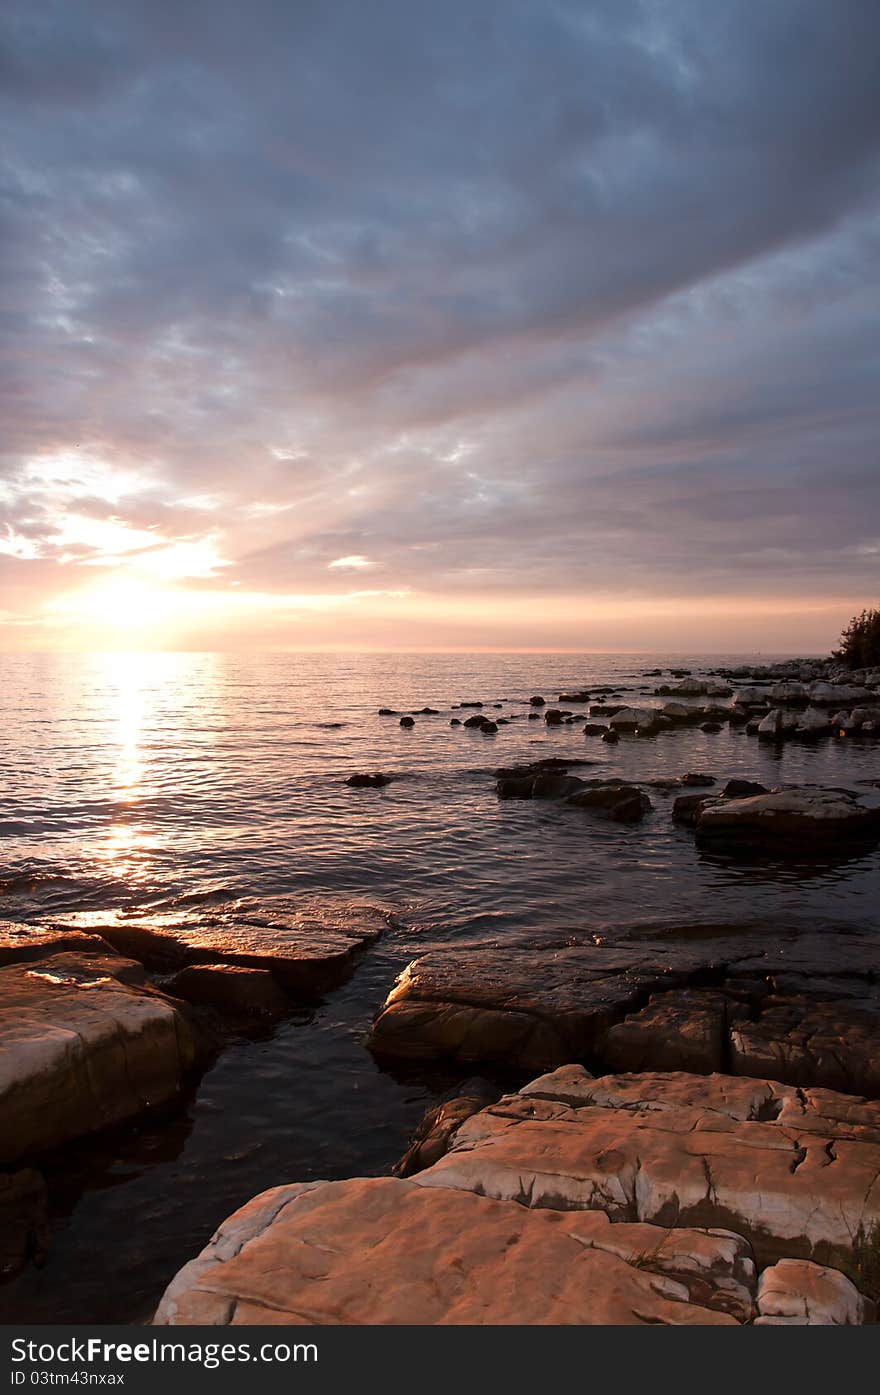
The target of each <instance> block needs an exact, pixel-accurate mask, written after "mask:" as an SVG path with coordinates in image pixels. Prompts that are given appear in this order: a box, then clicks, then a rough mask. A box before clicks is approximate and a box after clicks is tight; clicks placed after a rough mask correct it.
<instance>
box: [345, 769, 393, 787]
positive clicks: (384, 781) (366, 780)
mask: <svg viewBox="0 0 880 1395" xmlns="http://www.w3.org/2000/svg"><path fill="white" fill-rule="evenodd" d="M392 779H393V776H391V775H383V774H382V773H381V771H377V772H376V773H375V774H373V775H368V774H359V775H349V777H348V779H347V780H346V782H345V783H346V784H347V785H351V786H352V788H353V789H371V790H380V789H382V788H383V787H384V786H385V785H390V784H391V781H392Z"/></svg>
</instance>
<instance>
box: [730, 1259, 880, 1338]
mask: <svg viewBox="0 0 880 1395" xmlns="http://www.w3.org/2000/svg"><path fill="white" fill-rule="evenodd" d="M758 1314H759V1316H758V1317H757V1319H756V1320H755V1326H756V1327H760V1326H774V1325H782V1324H792V1325H797V1326H803V1327H805V1326H808V1325H810V1326H826V1327H827V1326H833V1327H860V1326H863V1325H865V1324H866V1323H873V1322H874V1321H875V1320H876V1309H875V1305H874V1304H873V1303H872V1302H871V1301H870V1299H867V1298H865V1297H864V1296H863V1295H862V1294H861V1293H859V1291H858V1289H857V1288H856V1286H855V1284H853V1283H852V1282H851V1281H850V1280H849V1279H848V1278H847V1277H846V1275H845V1274H841V1273H840V1271H839V1270H837V1269H828V1268H827V1267H825V1266H824V1265H819V1264H812V1263H811V1262H810V1261H809V1260H807V1259H780V1260H779V1261H778V1262H777V1263H776V1264H773V1265H771V1266H770V1268H769V1269H765V1270H764V1272H763V1274H762V1275H761V1277H760V1280H759V1282H758Z"/></svg>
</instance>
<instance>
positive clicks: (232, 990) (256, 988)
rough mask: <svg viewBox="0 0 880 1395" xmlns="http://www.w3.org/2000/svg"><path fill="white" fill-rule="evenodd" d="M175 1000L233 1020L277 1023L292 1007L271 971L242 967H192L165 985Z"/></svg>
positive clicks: (220, 965) (227, 965)
mask: <svg viewBox="0 0 880 1395" xmlns="http://www.w3.org/2000/svg"><path fill="white" fill-rule="evenodd" d="M165 987H166V989H167V991H168V992H169V993H171V994H172V995H173V996H174V997H175V998H184V999H185V1000H186V1001H187V1002H188V1003H198V1004H199V1005H200V1006H208V1007H213V1008H216V1009H217V1010H218V1012H222V1013H226V1014H228V1015H229V1016H231V1017H252V1018H259V1019H260V1020H262V1021H264V1022H277V1021H279V1020H280V1019H281V1018H282V1017H284V1016H286V1015H287V1013H288V1012H289V1010H290V1004H289V1002H288V999H287V995H286V993H284V992H283V990H282V989H281V988H280V987H279V985H278V984H277V983H276V981H275V979H274V978H273V977H272V975H271V974H270V973H269V971H268V970H267V969H251V968H246V967H245V966H244V965H242V964H190V966H189V967H188V968H186V969H181V971H180V973H178V974H175V976H174V977H173V978H172V979H171V980H170V981H169V982H168V983H167V984H166V985H165Z"/></svg>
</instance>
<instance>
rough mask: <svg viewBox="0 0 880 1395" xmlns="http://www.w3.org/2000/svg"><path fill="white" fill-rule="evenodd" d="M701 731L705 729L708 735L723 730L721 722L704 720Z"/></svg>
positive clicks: (713, 734)
mask: <svg viewBox="0 0 880 1395" xmlns="http://www.w3.org/2000/svg"><path fill="white" fill-rule="evenodd" d="M700 731H704V732H705V733H706V735H707V736H715V735H716V734H717V733H718V732H719V731H721V723H720V722H703V724H702V726H701V727H700Z"/></svg>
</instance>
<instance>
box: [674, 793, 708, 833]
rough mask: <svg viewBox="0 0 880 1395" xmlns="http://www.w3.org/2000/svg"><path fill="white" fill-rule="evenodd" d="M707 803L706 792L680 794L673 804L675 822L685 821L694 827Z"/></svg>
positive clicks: (684, 822)
mask: <svg viewBox="0 0 880 1395" xmlns="http://www.w3.org/2000/svg"><path fill="white" fill-rule="evenodd" d="M705 803H706V795H704V794H680V795H679V796H678V798H677V799H676V800H674V801H673V804H672V818H673V822H674V823H683V824H686V825H687V826H688V827H690V828H693V827H694V825H695V824H696V822H697V818H698V816H699V813H700V810H701V809H702V807H703V805H704V804H705Z"/></svg>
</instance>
